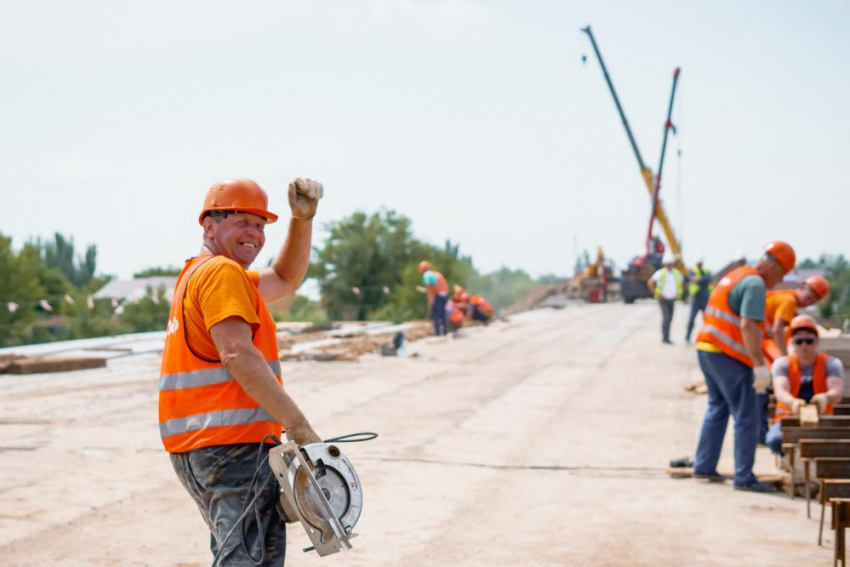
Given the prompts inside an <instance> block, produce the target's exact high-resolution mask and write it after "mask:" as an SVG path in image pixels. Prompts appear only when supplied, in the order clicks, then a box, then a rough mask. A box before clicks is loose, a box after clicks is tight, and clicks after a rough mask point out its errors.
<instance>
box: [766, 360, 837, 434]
mask: <svg viewBox="0 0 850 567" xmlns="http://www.w3.org/2000/svg"><path fill="white" fill-rule="evenodd" d="M828 358H829V355H827V354H826V353H823V352H819V353H818V355H817V358H815V367H814V368H812V395H815V394H825V393H826V392H827V391H828V389H829V388H828V387H827V385H826V361H827V359H828ZM802 376H803V372H802V371H801V370H800V360H799V359H798V358H797V355H796V354H789V355H788V382H790V383H791V388H790V392H791V395H792V396H794V397H795V398H797V397H799V396H800V385H801V383H802ZM834 412H835V408H834V407H833V406H832V405H831V404H830V405H828V406H826V410H824V412H823V415H831V414H832V413H834ZM790 415H791V408H789V407H788V406H786V405H784V404H782V403H780V402H778V401H777V402H776V417H775V418H774V419H775V420H776V421H780V420H782V419H785V418H786V417H789V416H790Z"/></svg>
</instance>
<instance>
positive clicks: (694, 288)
mask: <svg viewBox="0 0 850 567" xmlns="http://www.w3.org/2000/svg"><path fill="white" fill-rule="evenodd" d="M691 273H692V274H693V275H694V277H695V278H710V277H711V272H709V271H708V270H701V269H700V267H699V266H694V269H693V270H691ZM699 288H700V284H698V283H697V282H691V285H689V286H688V295H689V296H691V297H694V296H695V295H696V294H698V293H699ZM712 291H714V285H712V284H708V293H711V292H712Z"/></svg>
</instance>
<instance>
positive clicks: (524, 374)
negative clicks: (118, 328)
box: [0, 303, 832, 567]
mask: <svg viewBox="0 0 850 567" xmlns="http://www.w3.org/2000/svg"><path fill="white" fill-rule="evenodd" d="M686 315H687V309H686V308H682V307H678V308H677V311H676V314H675V319H674V334H673V338H674V340H676V339H678V340H679V343H678V344H677V345H674V346H664V345H662V344H660V331H659V329H658V327H659V321H660V315H659V313H658V310H657V307H655V306H654V305H653V304H651V303H644V304H637V305H632V306H626V305H622V304H610V305H587V306H577V307H568V308H567V309H563V310H559V311H554V310H541V311H534V312H530V313H525V314H521V315H517V316H513V317H512V318H511V320H510V322H500V323H496V324H494V325H491V326H490V327H488V328H484V329H475V330H472V331H470V332H469V333H468V336H466V337H465V338H461V339H448V340H440V339H433V338H432V339H426V340H424V341H420V342H418V343H414V344H413V345H411V346H412V350H413V351H418V352H419V354H420V356H419V357H417V358H407V359H392V358H380V357H378V356H373V355H369V356H366V357H364V358H362V359H361V360H360V361H359V362H333V363H320V362H299V363H287V364H284V372H285V376H284V379H285V381H286V383H287V388H288V389H289V390H290V391H291V392H292V394H293V395H294V397H295V398H296V399H297V400H298V401H299V403H300V404H301V406H302V407H303V409H304V410H305V412H306V414H307V415H308V416H310V417H311V420H312V421H313V424H314V425H315V427H316V429H317V431H318V432H319V434H320V435H323V436H325V437H331V436H337V435H341V434H344V433H349V432H354V431H364V430H365V431H376V432H378V433H380V435H381V437H380V438H379V439H378V440H376V441H373V442H371V443H364V444H359V445H349V446H347V447H345V450H346V454H347V455H348V457H349V458H350V459H351V460H352V461H353V463H354V464H355V466H356V467H357V471H358V473H359V475H360V478H361V481H362V483H363V485H364V512H363V515H362V517H361V519H360V522H359V523H358V524H357V527H356V531H357V532H358V534H359V536H358V537H357V538H356V539H354V540H353V541H352V543H353V545H354V549H353V550H351V551H348V552H345V553H342V554H338V555H334V556H330V557H326V558H319V557H318V556H315V554H304V553H302V552H301V548H302V547H305V546H306V545H307V541H308V540H307V538H306V536H305V535H304V533H303V530H301V528H300V527H299V526H297V525H296V526H290V529H289V534H290V546H289V550H288V553H287V565H289V566H298V565H303V566H311V565H339V566H343V565H346V566H367V565H368V566H370V567H377V566H400V565H401V566H405V567H408V566H410V567H416V566H426V565H427V566H431V565H464V566H467V565H468V566H493V565H523V566H525V565H575V566H603V565H604V566H609V565H610V566H617V565H624V566H625V565H630V566H631V565H634V566H639V565H640V566H644V565H645V566H650V565H651V566H654V567H661V566H670V567H673V566H677V567H678V566H681V565H695V566H712V567H717V566H731V565H780V564H788V565H795V564H797V565H799V564H806V565H827V564H829V562H830V561H831V558H832V553H831V544H832V534H831V532H829V530H827V531H826V542H825V545H824V546H823V547H818V546H817V544H816V541H817V520H816V519H807V518H806V514H805V504H804V503H803V502H802V501H801V500H800V499H797V500H793V501H792V500H789V499H788V498H787V497H786V496H781V495H771V496H766V495H755V494H749V493H742V492H737V491H734V490H733V489H732V488H731V486H730V485H729V484H728V483H727V484H726V485H710V484H706V483H703V482H699V481H695V480H672V479H669V478H668V477H667V476H666V475H665V472H664V471H665V468H666V466H667V462H668V461H669V460H670V459H671V458H674V457H680V456H684V455H690V454H692V453H693V450H694V446H695V444H696V440H697V436H698V433H699V426H700V423H701V419H702V414H703V412H704V410H705V404H706V399H705V397H704V396H694V395H692V394H688V393H686V392H685V391H684V390H683V386H684V385H685V384H687V383H689V382H691V381H693V380H694V379H696V378H697V377H698V371H697V369H696V356H695V354H694V351H693V350H692V348H689V347H686V346H684V345H682V344H681V337H682V336H683V335H684V331H683V329H684V323H685V319H686ZM158 364H159V362H158V359H157V358H156V357H153V356H148V357H137V358H128V359H123V360H115V361H111V362H110V364H109V367H108V368H106V369H98V370H90V371H80V372H69V373H65V374H53V375H31V376H8V375H7V376H0V564H2V565H4V566H8V567H11V566H36V565H37V566H44V565H63V566H65V565H70V566H76V565H121V566H135V565H145V566H170V567H173V566H175V565H176V566H182V567H189V566H203V565H209V564H210V563H211V554H210V552H209V550H208V547H207V546H208V542H209V534H208V532H207V530H206V527H205V526H204V524H203V521H202V520H201V518H200V515H199V514H198V511H197V509H196V508H195V505H194V503H193V502H192V501H191V500H190V498H189V496H188V495H187V494H186V493H185V492H184V491H183V488H182V487H181V486H180V484H179V483H178V482H177V479H176V477H175V475H174V472H173V471H172V469H171V465H170V463H169V460H168V458H167V455H166V454H165V453H164V452H163V451H162V449H161V446H160V441H159V438H158V429H157V425H156V421H157V408H156V385H157V369H158ZM731 433H732V432H731V428H730V431H729V436H728V437H727V443H726V446H725V448H724V459H723V462H722V463H721V469H724V470H727V471H728V470H731V469H732V461H731V449H732V442H731V439H732V437H731ZM756 468H757V472H759V471H762V472H774V471H775V468H774V462H773V459H772V458H771V457H770V455H769V453H768V452H767V450H766V449H762V448H760V449H759V454H758V456H757V467H756ZM814 515H815V516H816V514H814Z"/></svg>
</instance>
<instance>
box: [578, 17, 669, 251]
mask: <svg viewBox="0 0 850 567" xmlns="http://www.w3.org/2000/svg"><path fill="white" fill-rule="evenodd" d="M581 31H583V32H584V33H586V34H587V37H589V38H590V43H591V45H592V46H593V51H594V53H596V58H597V60H598V61H599V65H600V66H601V67H602V74H603V75H604V76H605V82H606V83H607V84H608V90H610V91H611V96H612V98H613V99H614V104H615V105H616V107H617V112H618V113H619V114H620V120H621V121H622V122H623V127H624V128H625V129H626V135H627V136H628V138H629V143H630V144H631V146H632V150H633V151H634V154H635V157H636V158H637V162H638V167H639V168H640V174H641V177H642V178H643V182H644V184H645V185H646V189H647V191H648V192H649V196H650V199H652V204H653V210H654V211H655V214H654V218H657V219H658V223H659V224H660V225H661V227H662V229H663V230H664V235H665V236H666V237H667V243H668V244H669V246H670V251H671V252H672V253H673V255H674V256H675V257H676V261H677V263H678V264H679V266H680V267H683V266H684V264H683V262H682V248H681V246H680V245H679V241H678V240H677V239H676V235H675V234H674V233H673V227H672V226H671V225H670V221H669V219H668V218H667V213H666V212H665V210H664V206H663V205H662V204H661V203H660V202H657V195H656V185H655V183H654V182H653V179H652V170H650V169H649V168H648V167H647V166H646V164H645V163H644V161H643V156H641V153H640V149H639V148H638V145H637V142H636V141H635V137H634V134H632V128H631V126H629V121H628V119H627V118H626V113H625V112H624V111H623V106H622V105H621V104H620V98H619V97H618V96H617V91H616V90H615V89H614V83H612V82H611V76H610V75H609V74H608V68H607V67H606V66H605V61H604V60H603V59H602V53H600V51H599V46H598V45H597V44H596V38H594V37H593V31H591V29H590V26H586V27H583V28H581ZM675 78H676V79H678V72H677V73H676V74H675ZM675 88H676V82H675V81H674V84H673V93H674V94H675ZM672 106H673V95H671V97H670V106H669V109H668V116H669V111H670V109H672ZM668 122H669V120H668ZM665 128H666V127H665ZM666 133H667V130H666V129H665V147H666ZM661 160H662V161H661V164H662V166H663V163H664V162H663V160H664V158H663V153H662V158H661Z"/></svg>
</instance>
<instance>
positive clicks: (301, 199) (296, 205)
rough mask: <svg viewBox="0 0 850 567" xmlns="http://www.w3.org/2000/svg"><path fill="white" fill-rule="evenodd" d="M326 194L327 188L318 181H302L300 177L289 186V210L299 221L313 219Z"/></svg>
mask: <svg viewBox="0 0 850 567" xmlns="http://www.w3.org/2000/svg"><path fill="white" fill-rule="evenodd" d="M324 193H325V188H324V187H323V186H322V184H321V183H319V182H318V181H313V180H312V179H301V178H300V177H299V178H298V179H296V180H295V181H293V182H292V183H290V184H289V208H290V209H292V216H293V217H295V218H298V219H311V218H313V217H314V216H315V215H316V208H317V207H318V206H319V199H321V198H322V196H323V195H324Z"/></svg>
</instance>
